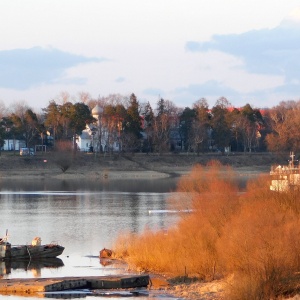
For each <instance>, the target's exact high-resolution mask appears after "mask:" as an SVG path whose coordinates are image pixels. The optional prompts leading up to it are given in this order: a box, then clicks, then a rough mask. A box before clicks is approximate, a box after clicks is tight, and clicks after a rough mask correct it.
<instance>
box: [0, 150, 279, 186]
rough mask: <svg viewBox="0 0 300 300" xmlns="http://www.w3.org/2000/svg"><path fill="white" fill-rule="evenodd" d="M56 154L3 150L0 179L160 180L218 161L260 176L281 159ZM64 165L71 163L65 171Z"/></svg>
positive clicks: (260, 156) (240, 172)
mask: <svg viewBox="0 0 300 300" xmlns="http://www.w3.org/2000/svg"><path fill="white" fill-rule="evenodd" d="M70 157H71V156H70V155H69V156H66V158H65V159H64V157H63V158H60V157H55V156H54V155H53V154H52V153H39V154H38V155H36V156H34V157H22V156H19V155H12V154H11V153H9V154H6V153H5V154H4V153H2V154H1V156H0V178H3V179H4V178H5V179H15V180H17V179H25V178H26V179H28V180H30V179H32V180H34V179H43V178H47V179H51V178H52V179H64V180H74V179H80V180H82V179H98V178H99V179H103V178H105V179H110V180H114V179H117V180H122V179H135V180H138V179H159V178H167V177H180V176H185V175H187V174H188V173H189V172H190V171H191V169H192V168H193V166H195V165H196V164H201V165H206V164H207V163H208V162H209V161H211V160H217V161H219V162H220V163H221V164H223V165H227V166H230V167H232V169H233V170H234V171H235V172H236V173H237V174H238V175H240V176H257V175H258V174H262V173H268V172H269V171H270V168H271V166H272V165H274V164H276V162H277V161H279V162H280V159H279V158H278V157H276V156H274V155H272V154H267V153H262V154H258V153H255V154H247V155H245V154H239V155H236V154H231V155H226V156H223V155H213V154H204V155H201V156H196V155H183V154H181V155H174V154H168V155H161V156H159V155H157V154H156V155H155V154H150V155H146V154H136V155H122V156H118V155H114V156H99V155H98V156H96V155H88V154H80V155H78V157H76V159H75V160H74V161H72V160H71V159H70ZM62 165H67V168H66V170H65V172H63V171H62V169H61V167H62Z"/></svg>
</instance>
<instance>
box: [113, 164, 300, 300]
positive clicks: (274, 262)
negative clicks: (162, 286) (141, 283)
mask: <svg viewBox="0 0 300 300" xmlns="http://www.w3.org/2000/svg"><path fill="white" fill-rule="evenodd" d="M236 177H237V176H236V174H234V172H233V171H232V170H231V169H230V168H228V167H223V166H221V165H219V164H218V163H216V162H211V163H210V165H209V166H206V167H203V166H200V165H199V166H195V167H194V169H193V170H192V171H191V173H190V175H189V176H186V177H183V178H182V179H181V180H180V182H179V184H178V189H177V190H178V192H180V193H183V194H182V195H185V197H183V198H185V199H189V201H191V204H192V207H191V208H192V210H193V212H192V213H190V214H188V215H184V216H182V218H181V219H180V221H179V222H178V224H177V225H176V226H175V227H174V228H171V229H170V230H169V231H168V233H167V234H165V232H162V231H158V232H152V231H150V230H147V231H145V232H144V233H142V234H140V235H126V236H125V237H123V238H120V239H118V240H117V242H116V245H115V250H116V253H117V255H119V256H122V257H123V258H124V259H125V260H127V261H128V262H129V264H130V265H131V266H135V267H136V268H139V269H140V270H146V271H154V272H160V273H165V274H171V275H173V276H182V275H183V276H197V277H198V278H200V279H204V280H212V279H214V278H216V277H218V278H220V277H226V276H230V275H232V274H234V276H233V278H234V279H233V280H232V281H231V283H230V284H228V286H227V297H228V299H233V300H234V299H271V298H273V299H277V298H280V297H281V296H282V295H287V294H292V293H293V292H295V291H296V290H297V289H298V286H297V282H298V281H297V280H295V278H297V276H298V275H297V272H298V271H299V267H300V256H299V251H298V249H299V247H300V218H299V212H300V204H299V202H300V201H299V200H300V199H299V194H298V193H297V192H295V191H294V192H293V191H291V192H287V193H276V192H271V191H270V190H269V181H268V178H265V177H260V178H259V179H257V180H252V181H249V183H248V185H247V188H246V192H245V193H243V194H241V193H238V185H237V183H236V182H235V180H234V179H235V178H236ZM186 204H187V202H185V203H184V204H182V205H183V206H185V205H186Z"/></svg>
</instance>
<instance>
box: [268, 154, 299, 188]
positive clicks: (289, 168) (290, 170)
mask: <svg viewBox="0 0 300 300" xmlns="http://www.w3.org/2000/svg"><path fill="white" fill-rule="evenodd" d="M290 158H291V159H290V160H289V162H288V165H285V166H282V165H278V166H276V167H272V168H271V172H270V175H271V178H272V179H271V184H270V190H271V191H276V192H287V191H290V190H296V189H297V190H299V189H300V165H299V163H298V161H296V160H295V155H294V152H291V153H290Z"/></svg>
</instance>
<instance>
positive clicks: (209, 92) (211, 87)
mask: <svg viewBox="0 0 300 300" xmlns="http://www.w3.org/2000/svg"><path fill="white" fill-rule="evenodd" d="M175 92H176V93H183V94H189V95H192V96H195V97H199V95H202V97H207V96H215V97H221V96H236V95H237V94H238V93H237V92H236V91H235V90H233V89H231V88H230V87H227V86H225V85H223V84H222V83H220V82H218V81H216V80H209V81H207V82H205V83H202V84H191V85H189V86H187V87H181V88H178V89H176V91H175Z"/></svg>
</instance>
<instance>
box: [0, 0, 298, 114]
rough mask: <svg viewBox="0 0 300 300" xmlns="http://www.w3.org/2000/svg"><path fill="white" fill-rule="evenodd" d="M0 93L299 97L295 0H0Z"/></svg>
mask: <svg viewBox="0 0 300 300" xmlns="http://www.w3.org/2000/svg"><path fill="white" fill-rule="evenodd" d="M0 4H1V9H0V26H1V28H2V29H1V31H0V39H1V43H0V100H2V101H3V102H4V103H5V104H6V105H7V106H9V105H10V104H13V103H16V102H20V101H25V102H26V103H28V105H30V106H31V107H33V108H35V109H40V108H43V107H46V106H47V105H48V103H49V101H50V100H52V99H58V98H59V95H60V94H62V93H63V92H67V93H69V94H70V95H71V96H72V97H73V98H74V99H79V94H80V93H82V92H84V93H89V94H90V95H91V97H92V98H97V97H99V96H100V97H101V96H108V95H109V94H114V93H119V94H122V95H125V96H126V95H129V94H131V93H133V92H134V93H135V94H136V95H137V97H138V99H139V100H140V101H141V102H145V101H150V103H151V104H152V105H153V106H155V105H156V103H157V100H158V98H159V97H163V98H164V99H168V100H171V101H173V102H174V103H175V104H176V105H177V106H180V107H185V106H190V107H191V106H192V104H193V103H194V102H195V101H197V100H198V99H200V98H202V97H204V98H206V99H207V100H208V102H209V104H210V106H213V105H214V103H215V102H216V100H217V99H218V98H219V97H222V96H224V97H226V98H227V99H228V100H229V101H230V102H231V103H232V104H233V105H234V106H242V105H245V104H246V103H250V104H251V105H252V106H254V107H272V106H275V105H277V104H278V103H279V102H280V101H282V100H299V98H300V97H299V79H300V76H299V75H300V74H299V73H300V68H299V65H300V60H299V57H300V39H299V36H300V0H289V1H286V0H284V1H283V0H276V1H274V0H272V1H271V0H264V1H257V0H210V1H206V0H184V1H183V0H152V1H149V0H147V1H146V0H126V1H124V0H110V1H104V0H89V1H86V0H72V1H69V0H51V1H50V0H26V1H24V0H10V1H8V0H6V1H5V0H3V1H2V0H0Z"/></svg>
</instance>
